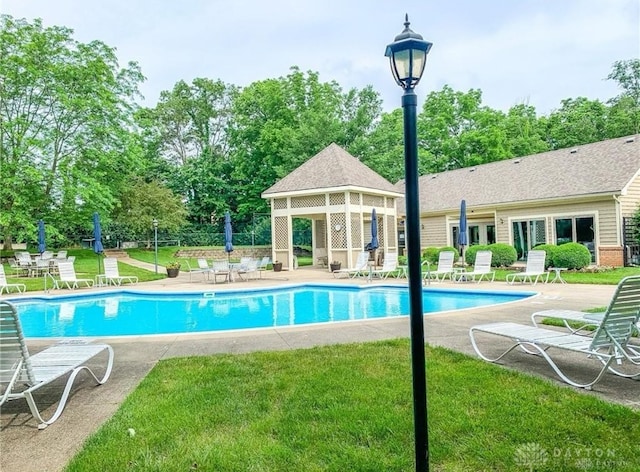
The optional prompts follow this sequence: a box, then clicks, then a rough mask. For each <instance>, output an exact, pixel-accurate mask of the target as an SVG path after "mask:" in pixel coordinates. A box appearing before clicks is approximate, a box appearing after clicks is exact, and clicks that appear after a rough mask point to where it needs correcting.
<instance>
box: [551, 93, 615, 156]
mask: <svg viewBox="0 0 640 472" xmlns="http://www.w3.org/2000/svg"><path fill="white" fill-rule="evenodd" d="M541 122H542V124H543V126H545V127H546V132H545V134H546V137H547V142H548V144H549V147H550V148H551V149H564V148H568V147H571V146H576V145H578V144H589V143H595V142H597V141H602V140H604V139H607V138H608V136H607V134H606V122H607V106H606V105H605V104H604V103H602V102H601V101H600V100H589V99H588V98H586V97H578V98H567V99H565V100H562V106H561V107H560V108H559V109H557V110H554V111H553V112H552V113H551V114H550V115H549V117H548V118H542V119H541Z"/></svg>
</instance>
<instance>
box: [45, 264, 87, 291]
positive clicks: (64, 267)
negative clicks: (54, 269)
mask: <svg viewBox="0 0 640 472" xmlns="http://www.w3.org/2000/svg"><path fill="white" fill-rule="evenodd" d="M58 273H59V275H60V279H54V280H53V287H54V288H56V289H61V288H62V287H63V285H64V286H66V287H67V288H69V289H74V288H78V287H79V286H80V285H85V286H86V287H87V288H88V287H93V280H92V279H79V278H78V277H76V270H75V269H74V268H73V262H69V261H66V262H59V263H58Z"/></svg>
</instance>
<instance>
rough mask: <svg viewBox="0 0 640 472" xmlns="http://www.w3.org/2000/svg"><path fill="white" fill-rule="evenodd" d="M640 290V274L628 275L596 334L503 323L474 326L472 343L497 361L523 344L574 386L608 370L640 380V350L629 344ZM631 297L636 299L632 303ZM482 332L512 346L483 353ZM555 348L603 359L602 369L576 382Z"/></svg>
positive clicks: (584, 384)
mask: <svg viewBox="0 0 640 472" xmlns="http://www.w3.org/2000/svg"><path fill="white" fill-rule="evenodd" d="M638 292H640V276H634V277H626V278H624V279H623V280H622V281H621V282H620V284H619V285H618V288H617V289H616V293H615V295H614V296H613V299H612V301H611V303H610V305H609V308H608V309H607V311H606V312H605V314H604V316H603V318H602V322H601V323H600V325H598V327H597V328H596V331H595V333H594V335H593V337H587V336H581V335H578V334H574V333H566V332H562V331H558V330H557V329H546V328H540V327H536V326H529V325H523V324H519V323H509V322H503V323H490V324H485V325H478V326H473V327H472V328H471V329H470V330H469V336H470V337H471V344H472V345H473V349H474V350H475V351H476V353H478V355H479V356H480V357H481V358H482V359H484V360H486V361H489V362H496V361H498V360H500V359H502V358H503V357H504V356H505V355H506V354H508V353H509V352H511V351H512V350H514V349H515V348H517V347H520V348H522V349H523V350H524V351H525V352H527V353H529V354H535V355H539V356H541V357H543V358H544V359H545V360H546V361H547V362H548V363H549V365H550V366H551V368H552V369H553V370H554V371H555V373H556V374H558V376H559V377H560V378H561V379H562V380H564V381H565V382H567V383H568V384H570V385H573V386H574V387H581V388H587V389H590V388H591V387H592V386H593V385H594V384H595V383H596V382H598V381H599V380H600V379H601V378H602V375H603V374H604V373H605V372H606V371H607V369H608V370H609V371H611V372H613V373H614V374H616V375H620V376H622V377H630V378H635V379H640V352H638V351H637V350H636V349H634V348H633V347H630V346H629V345H628V342H629V338H630V337H631V334H632V332H633V329H634V326H635V325H636V324H637V323H638V320H639V319H640V305H639V304H638V303H637V300H636V297H637V296H638ZM630 300H635V301H632V302H630ZM478 333H484V334H489V335H497V336H502V337H505V338H508V339H509V340H510V341H511V342H512V345H511V346H510V347H509V348H508V349H507V350H506V351H504V352H503V353H502V354H500V355H498V356H497V357H489V356H487V355H485V354H482V353H481V352H480V349H479V348H478V344H477V341H476V335H477V334H478ZM554 349H558V350H565V351H573V352H578V353H581V354H584V355H585V356H586V358H588V359H594V360H596V361H598V362H600V363H601V365H602V368H601V369H600V371H599V372H598V373H597V374H596V376H595V378H593V379H592V380H590V381H588V382H579V381H576V380H574V379H571V378H569V377H568V376H567V375H566V374H565V373H564V372H563V371H562V370H561V369H560V368H559V367H558V365H557V364H556V362H555V361H554V360H553V359H552V357H551V355H550V353H551V352H553V350H554ZM614 361H615V367H614V366H613V363H614ZM623 364H624V365H623ZM621 368H625V371H622V370H620V369H621ZM626 368H630V369H629V370H633V373H629V372H627V371H626Z"/></svg>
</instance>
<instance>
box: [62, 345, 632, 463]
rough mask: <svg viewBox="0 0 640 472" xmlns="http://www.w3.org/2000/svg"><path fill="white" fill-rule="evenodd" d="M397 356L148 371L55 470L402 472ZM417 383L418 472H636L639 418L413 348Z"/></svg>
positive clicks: (334, 355)
mask: <svg viewBox="0 0 640 472" xmlns="http://www.w3.org/2000/svg"><path fill="white" fill-rule="evenodd" d="M409 353H410V347H409V341H408V340H392V341H381V342H372V343H358V344H348V345H335V346H326V347H318V348H313V349H306V350H296V351H283V352H259V353H252V354H242V355H215V356H207V357H190V358H178V359H169V360H164V361H161V362H160V363H158V364H157V365H156V367H155V368H154V369H153V370H152V371H151V373H150V374H149V375H148V376H147V377H146V378H145V379H144V380H143V381H142V383H141V384H140V385H139V387H138V388H137V389H136V390H135V391H134V392H133V393H132V394H131V395H130V396H129V397H128V398H127V399H126V401H125V402H124V404H123V405H122V406H121V408H120V409H119V410H118V412H117V413H116V414H115V416H114V417H113V418H111V419H110V420H109V421H108V422H107V423H106V424H105V425H103V427H102V428H101V429H100V430H99V431H98V432H97V433H96V434H94V435H93V436H92V437H91V438H89V439H88V441H87V442H86V444H85V445H84V447H83V449H82V450H81V451H80V452H79V453H78V454H77V455H76V457H75V458H73V459H72V461H71V462H70V463H69V464H68V466H67V469H66V470H67V472H80V471H87V472H88V471H91V472H93V471H96V470H119V471H127V470H131V471H188V470H207V471H209V470H210V471H230V472H233V471H238V472H246V471H311V472H313V471H340V472H342V471H409V470H413V413H412V393H411V372H410V359H409V356H410V354H409ZM427 378H428V388H429V391H428V404H429V406H428V411H429V413H428V421H429V446H430V464H431V467H432V470H435V471H478V470H496V471H497V470H499V471H503V470H536V471H557V470H565V471H572V470H575V471H578V470H585V465H586V464H591V468H589V470H605V469H606V470H610V469H612V470H616V471H621V472H624V471H634V472H635V471H637V470H638V467H639V465H640V458H639V457H638V444H640V412H637V411H633V410H630V409H628V408H626V407H623V406H620V405H615V404H610V403H606V402H604V401H602V400H599V399H598V398H596V397H595V396H592V395H585V394H581V393H576V392H575V391H573V390H572V389H570V388H566V387H560V386H556V385H554V384H552V383H551V382H548V381H545V380H542V379H539V378H534V377H531V376H528V375H525V374H522V373H518V372H514V371H510V370H507V369H503V368H501V367H499V366H495V365H492V364H488V363H484V362H481V361H479V360H477V359H474V358H471V357H469V356H466V355H463V354H459V353H455V352H452V351H449V350H446V349H444V348H432V347H427ZM130 430H132V431H134V432H135V434H133V433H131V434H130V433H129V431H130ZM531 450H534V452H537V453H542V451H543V450H544V451H546V453H547V455H546V456H545V457H546V461H545V462H544V463H543V462H542V461H538V462H531V461H533V458H534V457H540V456H532V455H531ZM527 451H529V452H527ZM597 454H605V456H604V457H602V456H601V455H597ZM527 460H528V461H529V462H527ZM586 460H589V461H592V462H589V463H587V462H585V461H586ZM596 460H600V463H603V462H602V461H603V460H608V461H609V462H608V464H609V465H608V466H607V467H604V466H599V467H597V468H594V467H595V465H594V464H595V461H596ZM529 466H530V467H529ZM534 466H535V468H534Z"/></svg>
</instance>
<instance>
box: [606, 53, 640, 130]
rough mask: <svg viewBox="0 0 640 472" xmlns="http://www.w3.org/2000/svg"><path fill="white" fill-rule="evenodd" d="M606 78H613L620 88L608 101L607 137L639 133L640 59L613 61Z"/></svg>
mask: <svg viewBox="0 0 640 472" xmlns="http://www.w3.org/2000/svg"><path fill="white" fill-rule="evenodd" d="M607 79H608V80H615V81H616V82H617V83H618V86H619V87H620V89H621V90H622V91H621V92H620V94H619V95H618V96H616V97H614V98H612V99H611V100H609V101H608V104H609V105H610V107H611V108H610V112H609V120H608V122H607V133H608V134H609V137H612V138H613V137H619V136H626V135H630V134H637V133H640V59H638V58H635V59H629V60H626V61H616V62H614V63H613V67H612V70H611V73H610V74H609V75H608V76H607Z"/></svg>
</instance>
